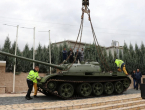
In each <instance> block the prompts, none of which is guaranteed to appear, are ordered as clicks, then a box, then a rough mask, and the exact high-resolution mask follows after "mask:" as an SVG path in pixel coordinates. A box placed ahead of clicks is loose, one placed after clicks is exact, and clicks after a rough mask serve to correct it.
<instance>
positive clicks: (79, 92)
mask: <svg viewBox="0 0 145 110" xmlns="http://www.w3.org/2000/svg"><path fill="white" fill-rule="evenodd" d="M0 54H2V55H6V56H10V57H14V58H20V59H23V60H27V61H30V62H35V63H39V64H43V65H47V66H49V67H53V68H56V69H57V71H56V73H54V74H51V75H46V76H44V77H41V80H38V91H40V92H42V93H43V94H45V95H54V96H57V97H60V98H62V99H75V98H84V97H96V96H102V95H112V94H122V93H123V92H124V91H126V90H127V89H128V87H129V86H130V84H131V80H130V78H129V77H128V76H127V75H126V74H125V73H123V72H113V73H111V72H102V71H101V68H100V65H99V63H98V62H87V63H84V64H61V65H55V64H49V63H46V62H42V61H38V60H32V59H29V58H25V57H21V56H16V55H13V54H10V53H6V52H2V51H0Z"/></svg>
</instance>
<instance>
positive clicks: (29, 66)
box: [22, 44, 32, 72]
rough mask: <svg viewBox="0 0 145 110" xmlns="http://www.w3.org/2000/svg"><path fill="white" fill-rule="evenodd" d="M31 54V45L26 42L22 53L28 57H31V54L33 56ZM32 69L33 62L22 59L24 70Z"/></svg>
mask: <svg viewBox="0 0 145 110" xmlns="http://www.w3.org/2000/svg"><path fill="white" fill-rule="evenodd" d="M31 54H32V53H30V50H29V46H28V44H26V45H25V47H24V50H23V54H22V55H23V56H24V57H26V58H31V56H32V55H31ZM31 69H32V64H31V63H30V62H29V61H25V60H22V71H23V72H28V71H30V70H31Z"/></svg>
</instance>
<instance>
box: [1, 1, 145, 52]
mask: <svg viewBox="0 0 145 110" xmlns="http://www.w3.org/2000/svg"><path fill="white" fill-rule="evenodd" d="M89 1H90V5H89V9H90V11H91V12H90V15H91V20H92V23H93V27H94V30H95V33H96V37H97V39H98V42H99V44H100V45H102V46H106V47H108V46H111V42H112V40H114V41H118V42H119V45H120V46H122V45H123V44H124V42H126V43H127V44H128V45H129V44H130V43H132V44H133V45H135V43H137V44H138V45H140V44H141V43H142V42H143V43H145V42H144V41H145V30H144V29H145V14H144V12H145V0H89ZM81 8H82V0H1V1H0V47H2V46H3V44H4V42H5V39H6V37H7V36H9V38H10V40H11V43H13V42H14V41H15V40H16V30H17V27H16V26H17V25H19V28H18V46H19V48H20V49H21V50H23V49H24V46H25V44H26V43H27V44H28V45H29V47H30V48H31V47H32V46H33V32H34V31H33V28H34V27H35V28H36V29H35V47H36V48H37V47H38V44H39V43H40V44H41V45H42V46H44V45H45V46H47V45H48V44H49V33H48V30H50V38H51V42H52V43H55V42H59V41H63V40H74V41H76V39H77V35H78V31H79V27H80V23H81V14H82V11H81ZM84 16H85V17H84V28H83V35H82V42H86V43H93V36H92V32H91V26H90V24H89V21H88V16H87V14H85V15H84ZM23 27H25V28H23Z"/></svg>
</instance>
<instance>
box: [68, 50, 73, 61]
mask: <svg viewBox="0 0 145 110" xmlns="http://www.w3.org/2000/svg"><path fill="white" fill-rule="evenodd" d="M73 56H74V53H73V51H72V49H71V48H70V51H68V57H69V62H70V63H72V62H73V60H74V59H73Z"/></svg>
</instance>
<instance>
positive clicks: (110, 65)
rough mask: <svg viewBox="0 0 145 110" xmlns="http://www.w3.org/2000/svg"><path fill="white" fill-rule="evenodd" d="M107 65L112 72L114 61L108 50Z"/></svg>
mask: <svg viewBox="0 0 145 110" xmlns="http://www.w3.org/2000/svg"><path fill="white" fill-rule="evenodd" d="M108 64H109V67H110V71H114V59H113V55H112V53H111V51H110V50H109V57H108Z"/></svg>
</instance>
